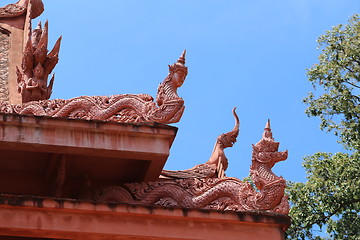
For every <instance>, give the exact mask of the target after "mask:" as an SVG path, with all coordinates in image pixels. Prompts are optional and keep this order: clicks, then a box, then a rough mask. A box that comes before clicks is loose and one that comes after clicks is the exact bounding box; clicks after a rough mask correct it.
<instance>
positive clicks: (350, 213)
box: [287, 15, 360, 239]
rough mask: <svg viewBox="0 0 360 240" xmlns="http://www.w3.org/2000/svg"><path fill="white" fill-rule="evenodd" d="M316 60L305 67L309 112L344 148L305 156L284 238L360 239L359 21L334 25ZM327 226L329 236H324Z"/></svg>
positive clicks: (293, 185) (353, 19) (292, 190)
mask: <svg viewBox="0 0 360 240" xmlns="http://www.w3.org/2000/svg"><path fill="white" fill-rule="evenodd" d="M318 43H319V48H320V49H321V50H322V53H321V54H320V56H319V63H318V64H315V65H314V66H313V67H312V68H310V69H309V70H308V73H307V75H308V79H309V81H310V82H311V83H312V85H313V87H314V89H315V90H316V94H315V93H312V92H311V93H309V94H308V96H307V98H305V99H304V102H305V103H306V104H308V105H309V106H308V108H307V110H306V113H307V114H308V116H316V117H320V119H321V124H320V128H321V129H322V130H326V131H328V132H332V133H334V134H335V135H336V136H338V137H339V143H340V144H342V145H343V146H344V147H345V149H347V151H348V152H346V153H336V154H331V153H316V154H314V155H312V156H308V157H305V159H304V163H303V166H304V168H305V169H306V172H307V181H306V182H305V183H290V184H289V187H288V194H289V196H290V198H289V199H290V202H291V205H292V209H291V211H290V215H291V217H292V222H293V223H292V226H291V227H290V228H289V229H288V231H287V238H288V239H329V237H330V238H331V239H359V234H360V105H359V103H360V95H359V94H360V20H359V16H358V15H354V16H353V17H351V18H350V20H349V22H348V24H346V25H338V26H336V27H333V28H332V30H330V31H327V32H326V34H325V35H323V36H320V38H319V39H318ZM322 230H326V232H327V233H328V237H324V233H323V232H321V231H322Z"/></svg>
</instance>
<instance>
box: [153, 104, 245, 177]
mask: <svg viewBox="0 0 360 240" xmlns="http://www.w3.org/2000/svg"><path fill="white" fill-rule="evenodd" d="M235 109H236V108H234V109H233V114H234V118H235V126H234V129H233V130H232V131H230V132H228V133H223V134H221V135H220V136H219V137H218V138H217V139H216V142H215V146H214V150H213V152H212V154H211V156H210V158H209V160H208V161H207V162H206V163H204V164H199V165H196V166H195V167H193V168H190V169H187V170H182V171H169V170H163V171H162V172H161V176H160V177H161V178H170V179H171V178H173V179H180V178H204V177H217V178H223V177H224V176H225V170H226V169H227V167H228V159H227V158H226V156H225V152H224V149H225V148H228V147H232V146H233V145H234V143H235V142H236V138H237V136H238V135H239V125H240V122H239V117H238V116H237V114H236V112H235Z"/></svg>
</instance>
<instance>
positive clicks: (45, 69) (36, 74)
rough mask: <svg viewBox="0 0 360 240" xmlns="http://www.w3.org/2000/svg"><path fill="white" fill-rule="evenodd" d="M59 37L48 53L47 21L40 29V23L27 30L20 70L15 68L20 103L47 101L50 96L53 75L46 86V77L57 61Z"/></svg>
mask: <svg viewBox="0 0 360 240" xmlns="http://www.w3.org/2000/svg"><path fill="white" fill-rule="evenodd" d="M60 42H61V37H60V38H59V39H58V40H57V41H56V43H55V46H54V48H53V49H52V50H51V52H50V53H48V49H47V47H48V21H46V23H45V25H44V29H42V26H41V23H39V25H38V26H37V27H36V29H34V30H32V29H31V24H30V29H29V36H28V39H27V42H26V45H25V50H24V54H23V59H22V64H21V68H20V69H19V68H18V67H17V69H16V70H17V71H16V73H17V77H18V79H17V81H18V92H19V93H20V94H21V97H22V102H23V103H26V102H30V101H38V100H47V99H49V98H50V96H51V92H52V86H53V83H54V74H53V75H52V78H51V80H50V84H49V86H48V85H47V81H48V76H49V74H50V73H51V72H52V70H53V69H54V67H55V66H56V64H57V63H58V61H59V51H60Z"/></svg>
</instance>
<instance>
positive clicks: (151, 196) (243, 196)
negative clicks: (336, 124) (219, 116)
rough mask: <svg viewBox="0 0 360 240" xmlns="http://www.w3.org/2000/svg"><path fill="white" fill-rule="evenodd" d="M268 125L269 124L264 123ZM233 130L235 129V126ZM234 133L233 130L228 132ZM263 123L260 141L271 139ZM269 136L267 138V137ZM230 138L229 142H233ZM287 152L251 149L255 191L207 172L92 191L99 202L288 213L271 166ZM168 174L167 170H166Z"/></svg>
mask: <svg viewBox="0 0 360 240" xmlns="http://www.w3.org/2000/svg"><path fill="white" fill-rule="evenodd" d="M268 124H269V123H268ZM235 129H236V128H235ZM232 132H233V136H236V135H237V133H236V130H235V131H232ZM271 134H272V133H271V129H270V125H267V127H266V128H265V132H264V135H263V138H262V140H260V144H259V143H258V144H256V145H255V146H256V147H260V145H261V144H262V142H263V141H273V139H272V136H271ZM269 139H270V140H269ZM233 142H234V141H232V143H233ZM287 154H288V153H287V151H283V152H278V151H277V150H276V151H268V150H266V149H265V150H264V151H261V152H259V151H257V150H256V148H254V151H253V156H252V165H251V168H250V173H251V177H252V180H253V182H254V183H255V185H256V187H257V190H256V189H254V188H253V187H252V185H251V184H250V183H248V182H243V181H241V180H239V179H237V178H231V177H221V178H219V177H212V175H208V176H205V177H203V176H202V175H199V177H196V176H195V174H193V176H195V177H192V178H188V177H183V178H182V177H181V176H180V175H181V174H183V175H185V173H188V172H186V171H185V172H181V174H179V176H180V177H179V178H177V179H176V178H175V179H159V181H156V182H149V183H145V182H142V183H128V184H123V185H121V186H112V187H107V188H105V189H103V190H102V191H100V193H98V194H95V197H94V198H95V200H96V201H101V202H119V203H128V204H139V205H145V206H163V207H181V208H200V209H215V210H231V211H265V212H273V213H279V214H288V213H289V203H288V197H287V196H285V195H284V189H285V186H286V181H285V180H284V179H283V178H282V177H278V176H276V175H275V174H274V173H273V172H272V171H271V168H272V166H273V165H274V164H275V163H276V162H279V161H283V160H285V159H286V158H287ZM167 173H168V172H167Z"/></svg>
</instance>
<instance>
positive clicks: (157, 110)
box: [0, 43, 187, 124]
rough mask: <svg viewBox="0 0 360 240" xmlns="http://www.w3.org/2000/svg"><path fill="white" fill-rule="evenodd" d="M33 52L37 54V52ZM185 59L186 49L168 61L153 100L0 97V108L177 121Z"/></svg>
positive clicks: (125, 119)
mask: <svg viewBox="0 0 360 240" xmlns="http://www.w3.org/2000/svg"><path fill="white" fill-rule="evenodd" d="M39 44H40V43H39ZM29 48H30V45H29ZM54 49H55V50H53V51H52V52H51V53H50V54H49V55H50V56H51V57H54V56H55V54H53V52H54V51H55V52H57V45H55V47H54ZM34 54H35V56H36V53H34ZM26 58H27V57H26ZM29 58H31V57H29ZM184 63H185V51H184V52H183V53H182V55H181V57H180V58H179V60H178V61H177V62H176V63H175V64H174V65H171V66H176V67H170V71H169V75H168V76H167V77H166V78H165V80H164V81H163V82H162V83H161V84H160V85H159V88H158V94H157V97H156V103H155V102H154V99H153V97H151V96H150V95H147V94H122V95H113V96H93V97H89V96H82V97H76V98H73V99H69V100H63V99H54V100H40V101H32V102H27V103H23V104H9V103H7V102H1V101H0V112H3V113H16V114H32V115H36V116H50V117H67V118H75V119H76V118H79V119H86V120H92V119H95V120H103V121H115V122H126V123H128V122H134V123H140V122H159V123H165V124H169V123H176V122H178V121H180V119H181V116H182V114H183V112H184V109H185V106H184V100H183V99H182V98H181V97H179V96H178V94H177V89H178V88H179V87H181V86H182V84H183V83H184V81H185V78H186V72H187V68H186V67H185V66H184ZM24 69H26V70H27V69H28V68H24Z"/></svg>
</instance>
